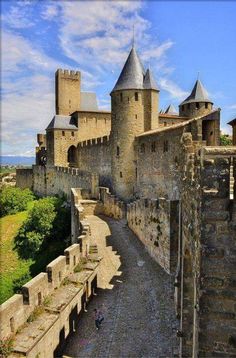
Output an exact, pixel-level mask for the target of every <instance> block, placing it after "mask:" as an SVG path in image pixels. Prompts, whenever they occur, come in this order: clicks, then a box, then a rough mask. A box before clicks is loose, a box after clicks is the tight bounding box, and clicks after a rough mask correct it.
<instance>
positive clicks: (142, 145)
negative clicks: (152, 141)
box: [140, 143, 145, 153]
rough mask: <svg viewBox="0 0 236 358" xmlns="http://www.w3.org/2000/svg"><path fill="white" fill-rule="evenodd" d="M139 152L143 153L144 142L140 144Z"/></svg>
mask: <svg viewBox="0 0 236 358" xmlns="http://www.w3.org/2000/svg"><path fill="white" fill-rule="evenodd" d="M140 152H141V153H145V144H144V143H142V144H141V147H140Z"/></svg>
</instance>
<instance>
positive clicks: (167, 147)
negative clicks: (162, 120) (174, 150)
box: [163, 140, 169, 152]
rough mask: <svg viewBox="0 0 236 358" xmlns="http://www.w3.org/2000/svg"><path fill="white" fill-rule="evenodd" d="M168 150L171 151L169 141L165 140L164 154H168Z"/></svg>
mask: <svg viewBox="0 0 236 358" xmlns="http://www.w3.org/2000/svg"><path fill="white" fill-rule="evenodd" d="M168 149H169V144H168V140H164V145H163V152H168Z"/></svg>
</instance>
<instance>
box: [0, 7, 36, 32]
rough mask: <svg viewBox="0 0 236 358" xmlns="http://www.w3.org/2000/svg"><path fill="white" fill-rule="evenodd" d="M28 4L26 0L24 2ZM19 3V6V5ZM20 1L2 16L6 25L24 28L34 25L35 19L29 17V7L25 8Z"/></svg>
mask: <svg viewBox="0 0 236 358" xmlns="http://www.w3.org/2000/svg"><path fill="white" fill-rule="evenodd" d="M24 3H25V5H27V3H26V2H24ZM18 5H19V6H18ZM22 5H23V4H21V6H20V2H19V3H16V6H12V7H11V8H10V10H9V12H8V13H7V14H4V15H3V16H2V20H3V22H4V24H5V25H7V26H9V27H10V28H13V29H24V28H28V27H32V26H34V21H32V19H29V16H28V15H29V14H28V8H27V9H25V8H24V7H23V6H22Z"/></svg>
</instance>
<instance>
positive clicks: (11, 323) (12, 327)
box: [10, 317, 15, 332]
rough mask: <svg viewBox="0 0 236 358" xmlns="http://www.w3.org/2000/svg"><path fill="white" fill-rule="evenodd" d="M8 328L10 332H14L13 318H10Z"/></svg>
mask: <svg viewBox="0 0 236 358" xmlns="http://www.w3.org/2000/svg"><path fill="white" fill-rule="evenodd" d="M10 328H11V332H14V330H15V324H14V317H11V318H10Z"/></svg>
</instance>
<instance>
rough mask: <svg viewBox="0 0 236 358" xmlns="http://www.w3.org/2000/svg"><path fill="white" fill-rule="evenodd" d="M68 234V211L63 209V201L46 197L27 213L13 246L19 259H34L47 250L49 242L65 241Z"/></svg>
mask: <svg viewBox="0 0 236 358" xmlns="http://www.w3.org/2000/svg"><path fill="white" fill-rule="evenodd" d="M69 233H70V211H69V210H68V209H67V208H65V206H64V202H63V199H60V198H56V197H47V198H43V199H40V200H38V201H37V202H36V203H35V204H34V206H33V208H32V209H31V210H30V211H29V216H28V218H27V220H26V221H25V222H24V224H23V225H22V227H21V229H20V231H19V233H18V235H17V237H16V239H15V246H16V249H17V250H18V253H19V254H20V256H21V257H23V258H25V259H28V258H35V256H36V255H37V254H38V253H39V252H40V251H42V250H43V249H46V248H47V244H48V242H49V241H50V240H53V239H54V238H56V239H57V240H58V239H61V240H65V239H66V237H67V236H68V235H69Z"/></svg>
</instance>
